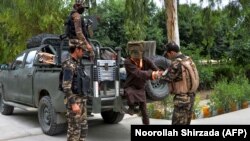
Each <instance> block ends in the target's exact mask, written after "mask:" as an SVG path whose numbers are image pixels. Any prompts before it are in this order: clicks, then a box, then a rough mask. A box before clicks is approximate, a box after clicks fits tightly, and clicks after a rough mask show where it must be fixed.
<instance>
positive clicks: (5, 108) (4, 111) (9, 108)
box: [0, 94, 14, 115]
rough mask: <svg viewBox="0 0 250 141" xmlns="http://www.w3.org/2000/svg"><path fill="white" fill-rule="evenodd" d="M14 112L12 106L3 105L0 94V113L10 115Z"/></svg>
mask: <svg viewBox="0 0 250 141" xmlns="http://www.w3.org/2000/svg"><path fill="white" fill-rule="evenodd" d="M13 111H14V107H13V106H9V105H6V104H4V103H3V96H2V94H0V112H1V113H2V114H3V115H12V114H13Z"/></svg>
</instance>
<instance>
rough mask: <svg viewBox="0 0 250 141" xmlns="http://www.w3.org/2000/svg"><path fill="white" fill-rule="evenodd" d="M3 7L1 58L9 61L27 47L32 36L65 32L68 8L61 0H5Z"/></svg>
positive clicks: (1, 8) (1, 16)
mask: <svg viewBox="0 0 250 141" xmlns="http://www.w3.org/2000/svg"><path fill="white" fill-rule="evenodd" d="M0 11H1V15H0V25H1V26H0V29H1V32H2V34H1V36H0V46H1V48H0V56H3V58H2V57H1V60H0V62H9V61H11V60H12V59H13V58H14V57H15V56H16V55H17V54H18V53H20V52H21V51H22V50H24V49H25V48H26V41H27V39H28V38H30V37H31V36H33V35H36V34H39V33H42V32H48V33H62V24H63V22H64V18H62V17H63V15H66V14H65V12H66V11H67V8H65V7H64V2H63V1H58V0H43V1H41V0H18V1H16V0H2V2H1V4H0Z"/></svg>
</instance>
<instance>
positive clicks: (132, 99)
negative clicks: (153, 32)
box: [124, 42, 162, 125]
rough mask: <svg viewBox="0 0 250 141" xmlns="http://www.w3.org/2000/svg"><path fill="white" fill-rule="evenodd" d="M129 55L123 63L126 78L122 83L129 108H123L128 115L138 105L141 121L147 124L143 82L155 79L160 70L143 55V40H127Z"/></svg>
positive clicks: (158, 75)
mask: <svg viewBox="0 0 250 141" xmlns="http://www.w3.org/2000/svg"><path fill="white" fill-rule="evenodd" d="M127 50H128V52H129V57H128V58H126V60H125V62H124V64H125V69H126V72H127V78H126V81H125V84H124V97H125V98H127V104H128V106H129V109H124V110H125V112H127V113H128V114H130V115H133V114H134V112H135V106H136V105H139V109H140V111H141V114H142V123H143V124H145V125H148V124H149V117H148V113H147V107H146V94H145V84H146V81H147V80H152V79H157V78H159V77H160V75H161V73H162V72H161V71H158V68H157V67H156V66H155V65H154V64H153V63H152V62H151V61H150V60H149V59H148V58H146V57H143V42H129V43H128V46H127Z"/></svg>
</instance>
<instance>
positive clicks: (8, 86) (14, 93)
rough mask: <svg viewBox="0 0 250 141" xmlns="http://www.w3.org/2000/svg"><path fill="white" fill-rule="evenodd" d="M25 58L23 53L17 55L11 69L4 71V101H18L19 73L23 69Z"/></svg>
mask: <svg viewBox="0 0 250 141" xmlns="http://www.w3.org/2000/svg"><path fill="white" fill-rule="evenodd" d="M24 57H25V53H22V54H21V55H19V56H18V57H17V58H16V60H15V61H14V62H13V63H12V65H11V69H10V70H8V71H6V75H5V76H4V77H5V80H6V81H5V83H4V92H5V100H7V101H8V100H9V101H19V100H20V99H19V92H20V87H19V82H18V79H19V75H20V73H19V71H20V70H21V69H23V64H24V63H23V60H24Z"/></svg>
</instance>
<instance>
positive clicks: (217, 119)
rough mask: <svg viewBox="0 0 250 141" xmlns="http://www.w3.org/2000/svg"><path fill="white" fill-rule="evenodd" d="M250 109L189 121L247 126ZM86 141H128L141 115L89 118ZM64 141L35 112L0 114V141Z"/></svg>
mask: <svg viewBox="0 0 250 141" xmlns="http://www.w3.org/2000/svg"><path fill="white" fill-rule="evenodd" d="M249 119H250V108H246V109H242V110H238V111H235V112H230V113H226V114H222V115H218V116H214V117H211V118H202V119H196V120H192V122H191V125H192V124H193V125H195V124H197V125H199V124H200V125H218V124H219V125H222V124H224V125H232V124H235V125H237V124H238V125H239V124H242V125H249V126H250V121H249ZM88 121H89V131H88V137H87V141H130V125H132V124H133V125H134V124H141V119H140V117H137V116H136V115H135V116H128V115H126V116H125V118H124V119H123V120H122V121H121V122H120V123H119V124H105V123H103V120H102V118H101V116H100V115H99V114H98V115H94V117H90V118H89V120H88ZM150 122H151V124H155V125H157V124H158V125H170V124H171V121H170V120H164V119H150ZM46 140H48V141H66V132H65V133H62V134H60V135H57V136H47V135H45V134H43V133H42V131H41V129H40V126H39V123H38V118H37V113H36V112H28V111H23V110H20V109H15V111H14V114H13V115H11V116H4V115H1V114H0V141H46Z"/></svg>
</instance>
